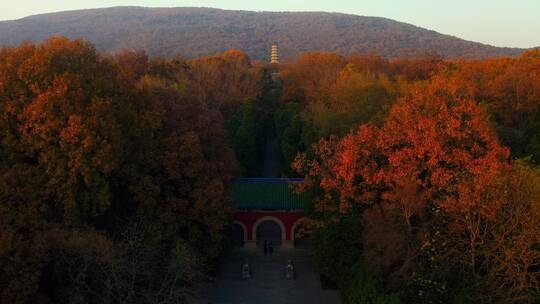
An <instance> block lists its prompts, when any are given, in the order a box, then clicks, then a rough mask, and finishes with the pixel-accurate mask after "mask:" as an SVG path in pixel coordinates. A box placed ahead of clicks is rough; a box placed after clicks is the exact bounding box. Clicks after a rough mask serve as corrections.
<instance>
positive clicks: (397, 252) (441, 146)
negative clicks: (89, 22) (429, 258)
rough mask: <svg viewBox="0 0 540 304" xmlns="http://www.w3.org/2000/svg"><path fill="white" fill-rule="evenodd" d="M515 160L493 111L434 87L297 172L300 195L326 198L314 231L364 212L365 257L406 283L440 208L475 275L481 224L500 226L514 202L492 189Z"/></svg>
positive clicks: (332, 144)
mask: <svg viewBox="0 0 540 304" xmlns="http://www.w3.org/2000/svg"><path fill="white" fill-rule="evenodd" d="M508 154H509V153H508V151H507V150H506V149H505V148H503V147H501V146H500V145H499V143H498V140H497V137H496V135H495V133H494V131H493V128H492V126H491V125H490V123H489V120H488V114H487V112H486V110H485V109H484V108H483V107H480V106H478V105H477V104H476V103H475V102H474V101H473V100H470V99H467V98H462V97H460V95H459V92H458V91H457V90H456V86H454V85H453V84H452V83H449V82H447V81H445V80H444V79H434V80H433V81H431V83H429V84H427V85H418V86H416V87H415V88H414V89H413V90H411V92H410V94H409V95H408V96H407V97H404V98H402V99H400V100H399V101H398V103H397V104H396V105H395V106H394V107H393V108H392V110H391V111H390V114H389V116H388V117H387V119H386V120H385V122H384V125H383V126H382V127H380V128H379V127H375V126H373V125H369V124H368V125H362V126H360V128H359V129H358V130H357V131H355V132H351V133H350V134H348V135H347V136H345V137H344V138H343V139H337V138H330V139H328V140H321V141H320V142H319V144H317V145H316V146H315V147H314V157H313V158H311V159H309V158H308V157H307V156H306V154H301V155H299V156H298V157H297V159H296V162H295V164H294V166H295V168H296V170H297V171H298V172H299V173H300V174H301V175H303V176H305V177H306V179H305V182H304V184H303V185H302V186H301V187H300V190H301V191H302V190H306V189H312V190H313V189H318V190H316V191H315V192H314V193H316V195H315V201H314V210H315V212H314V216H313V217H312V218H311V219H309V220H308V222H312V223H319V225H320V224H322V225H324V222H325V221H328V220H330V221H331V220H333V219H335V218H336V216H337V215H339V214H343V213H347V212H348V211H349V210H351V209H352V208H360V209H365V211H364V215H363V218H364V230H365V231H364V248H366V252H365V257H366V258H367V259H368V260H371V262H372V264H378V265H381V266H383V268H384V270H385V271H386V272H387V273H388V272H395V273H396V275H406V274H410V271H411V269H412V266H413V261H414V259H415V258H416V257H417V255H418V250H419V248H420V246H421V244H422V242H423V241H424V238H425V233H426V223H428V222H429V221H430V217H431V216H432V212H431V211H430V210H432V207H435V208H439V209H441V210H443V211H444V212H445V213H448V214H452V215H453V216H452V219H453V221H455V223H457V225H458V226H459V227H461V228H460V230H459V232H457V233H463V234H464V235H466V236H467V237H466V238H465V239H466V242H467V244H468V247H467V248H468V256H469V257H470V266H471V267H472V268H473V269H474V268H475V263H476V261H477V257H476V250H477V246H478V244H477V242H478V237H479V235H478V234H479V231H478V228H479V226H478V220H480V219H484V218H493V217H494V216H495V214H496V211H497V210H498V208H499V207H500V206H501V205H503V204H504V202H505V201H504V200H503V199H502V198H501V199H500V198H497V197H492V196H490V194H489V192H487V191H486V189H487V187H489V186H490V185H492V184H495V183H497V180H498V177H499V174H500V172H501V171H502V170H505V168H506V166H507V158H508V156H509V155H508ZM321 221H322V223H321ZM380 252H383V253H382V255H381V254H380Z"/></svg>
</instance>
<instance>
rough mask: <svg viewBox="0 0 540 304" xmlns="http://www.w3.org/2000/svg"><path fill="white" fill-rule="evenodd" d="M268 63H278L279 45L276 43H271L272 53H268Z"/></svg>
mask: <svg viewBox="0 0 540 304" xmlns="http://www.w3.org/2000/svg"><path fill="white" fill-rule="evenodd" d="M270 63H274V64H278V63H279V45H278V44H277V43H274V44H272V54H271V55H270Z"/></svg>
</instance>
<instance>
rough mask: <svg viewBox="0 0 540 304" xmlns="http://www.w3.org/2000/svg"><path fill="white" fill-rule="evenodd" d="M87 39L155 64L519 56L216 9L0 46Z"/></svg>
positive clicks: (50, 22)
mask: <svg viewBox="0 0 540 304" xmlns="http://www.w3.org/2000/svg"><path fill="white" fill-rule="evenodd" d="M52 35H55V36H65V37H68V38H71V39H78V38H83V39H85V40H87V41H90V42H92V43H94V44H95V45H96V47H97V49H98V50H99V51H102V52H107V53H110V52H116V51H119V50H122V49H126V48H127V49H134V50H145V51H146V52H147V53H148V54H149V55H150V56H151V57H156V56H167V57H173V56H175V55H177V54H181V55H182V56H185V57H186V58H195V57H199V56H204V55H208V54H218V53H222V52H224V51H226V50H228V49H231V48H234V49H239V50H244V51H245V52H246V53H247V54H248V55H249V56H250V57H251V58H252V59H255V60H268V56H269V47H270V45H271V44H272V43H274V42H278V43H279V44H280V45H281V46H282V47H281V50H282V55H283V58H284V59H294V58H295V57H297V56H298V55H300V54H301V53H304V52H308V51H310V52H311V51H318V52H323V51H324V52H334V53H338V54H341V55H345V56H346V55H350V54H353V53H363V54H377V55H380V56H383V57H385V58H398V57H400V58H403V57H405V56H409V57H417V56H421V55H424V54H426V53H437V54H441V55H442V56H444V57H445V58H467V59H480V58H487V57H495V56H515V55H519V54H521V53H522V52H523V51H524V50H523V49H517V48H498V47H494V46H490V45H485V44H481V43H476V42H471V41H466V40H463V39H459V38H457V37H453V36H448V35H443V34H440V33H437V32H435V31H431V30H427V29H423V28H419V27H416V26H414V25H410V24H406V23H402V22H397V21H394V20H390V19H385V18H379V17H367V16H357V15H347V14H338V13H321V12H250V11H228V10H219V9H210V8H142V7H114V8H104V9H92V10H79V11H68V12H60V13H53V14H44V15H37V16H30V17H26V18H23V19H19V20H14V21H4V22H0V45H18V44H20V43H22V42H24V41H32V42H34V43H38V42H41V41H43V40H45V39H47V38H48V37H50V36H52Z"/></svg>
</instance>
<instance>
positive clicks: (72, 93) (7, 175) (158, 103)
mask: <svg viewBox="0 0 540 304" xmlns="http://www.w3.org/2000/svg"><path fill="white" fill-rule="evenodd" d="M231 55H232V54H231ZM232 57H234V56H232ZM227 60H233V61H234V62H237V61H238V59H227ZM188 76H189V70H188V66H187V65H186V64H185V62H182V61H181V60H179V59H175V60H171V61H170V62H164V61H163V60H156V61H155V62H151V61H149V60H148V58H147V56H146V55H145V54H144V53H140V52H139V53H133V52H123V53H121V54H118V55H115V56H102V55H100V54H98V53H97V52H96V50H95V48H94V46H92V45H91V44H88V43H86V42H84V41H80V40H76V41H70V40H67V39H64V38H51V39H49V40H47V41H46V42H44V43H43V44H40V45H33V44H24V45H22V46H20V47H18V48H3V49H1V50H0V108H1V111H0V113H1V114H0V134H1V135H0V154H1V156H2V157H1V159H0V169H1V170H0V172H1V173H0V209H1V211H2V213H1V215H0V219H1V224H0V225H1V228H2V229H1V231H0V265H1V266H2V267H1V269H2V270H1V271H0V283H2V284H1V288H2V290H1V291H0V293H1V296H2V301H4V302H9V303H11V302H15V303H23V302H24V301H25V300H26V299H27V298H28V296H29V295H30V294H32V293H34V292H35V291H36V290H38V287H40V286H39V284H41V283H43V282H40V281H39V278H40V277H46V278H53V279H54V280H56V279H59V277H58V276H60V275H59V274H58V273H55V272H51V269H52V268H53V267H52V265H53V264H54V265H64V266H66V265H67V266H66V267H68V266H69V265H71V262H73V261H71V262H67V263H64V262H66V261H64V262H62V263H59V264H55V263H56V262H58V260H57V256H56V255H54V254H53V251H54V252H63V250H64V249H66V248H64V249H62V248H55V249H54V250H53V248H51V247H50V246H51V245H52V242H45V241H44V240H46V236H47V235H50V234H51V233H53V234H61V233H64V232H65V233H66V234H68V235H71V234H73V235H74V238H75V239H77V237H78V236H77V234H78V233H79V232H78V231H80V234H81V235H94V232H92V231H94V230H96V229H97V230H98V231H96V233H97V236H96V239H103V238H105V239H107V238H109V237H111V236H112V235H114V234H116V233H118V232H122V231H124V230H126V229H128V228H129V227H130V226H131V225H132V223H133V222H143V223H145V224H147V225H150V228H148V230H147V232H146V233H145V237H146V238H148V241H149V242H152V243H154V244H160V246H162V247H160V248H162V250H165V251H163V252H160V255H163V257H164V258H165V257H167V258H171V259H173V260H172V262H174V263H180V264H181V263H182V261H181V258H182V257H180V256H177V257H176V258H175V257H174V250H175V248H184V247H185V248H188V249H187V252H189V254H190V255H191V254H193V255H195V254H197V255H198V256H199V258H198V259H197V262H196V265H195V266H194V267H204V265H205V264H206V263H209V262H211V260H212V259H213V258H215V257H216V256H217V255H218V254H219V252H220V249H221V247H220V246H221V242H220V241H221V239H222V230H223V226H224V225H225V224H226V223H227V221H228V219H229V216H230V212H231V210H232V204H231V203H232V202H231V199H230V195H229V192H228V186H227V185H228V182H229V179H230V177H231V174H232V172H233V171H234V167H235V160H234V156H233V154H232V151H231V150H230V148H229V147H228V144H227V141H226V137H225V133H224V130H223V118H222V115H221V113H220V111H219V110H218V109H217V108H213V107H212V105H211V104H210V103H206V102H200V101H199V100H198V98H197V95H196V93H195V92H196V89H195V88H196V87H197V86H196V85H195V84H193V83H191V81H193V78H190V77H188ZM54 231H59V232H58V233H54ZM119 238H121V236H120V237H119ZM109 241H113V242H114V241H115V240H107V241H106V242H105V243H107V242H109ZM119 242H121V241H119ZM62 244H66V246H68V245H69V244H68V243H62V242H61V243H60V246H64V245H62ZM85 246H87V245H85ZM85 248H86V249H85ZM85 248H80V249H81V250H82V251H83V252H80V253H81V256H80V257H87V256H88V255H93V254H94V253H93V252H96V254H98V255H101V254H103V255H105V256H106V255H107V253H106V248H104V249H103V250H105V251H101V252H97V251H96V250H97V249H95V248H94V247H92V245H91V244H89V245H88V246H87V247H85ZM84 251H86V252H84ZM62 256H63V255H62ZM65 257H73V258H76V256H75V255H69V254H68V255H66V256H65ZM153 257H155V256H154V255H148V256H147V258H152V259H153ZM77 258H78V257H77ZM174 259H176V260H174ZM64 266H62V267H64ZM185 266H186V267H187V266H188V265H187V264H185ZM190 267H191V266H190ZM154 270H155V271H161V270H159V269H158V268H154ZM154 270H152V271H154ZM81 271H82V270H81ZM148 271H151V268H149V269H148ZM82 273H83V275H86V274H84V272H82ZM21 274H22V275H21ZM87 274H88V275H90V273H87ZM156 278H160V277H159V276H156ZM161 278H162V279H165V277H161ZM54 280H53V281H54ZM184 287H185V286H184ZM97 290H103V289H101V288H98V289H97ZM56 291H58V290H56V289H55V290H54V291H51V292H56ZM81 301H83V302H85V301H86V302H88V301H90V300H89V299H82V300H81Z"/></svg>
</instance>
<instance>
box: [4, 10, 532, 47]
mask: <svg viewBox="0 0 540 304" xmlns="http://www.w3.org/2000/svg"><path fill="white" fill-rule="evenodd" d="M123 5H131V6H148V7H179V6H196V7H214V8H223V9H239V10H253V11H327V12H342V13H349V14H356V15H364V16H378V17H386V18H390V19H394V20H397V21H403V22H407V23H411V24H414V25H417V26H420V27H424V28H427V29H431V30H435V31H437V32H440V33H443V34H448V35H453V36H457V37H460V38H463V39H466V40H472V41H477V42H482V43H487V44H491V45H495V46H509V47H523V48H528V47H537V46H540V0H266V1H263V0H251V1H245V0H242V1H241V0H213V1H212V0H206V1H204V0H201V1H190V0H187V1H183V0H176V1H175V0H169V1H166V0H153V1H150V0H146V1H144V0H131V1H125V0H109V1H104V0H94V1H91V0H56V1H44V0H0V20H12V19H18V18H22V17H25V16H29V15H35V14H40V13H48V12H57V11H63V10H74V9H82V8H100V7H111V6H123Z"/></svg>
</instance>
